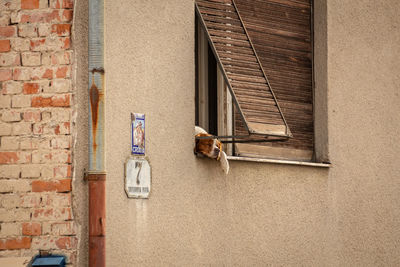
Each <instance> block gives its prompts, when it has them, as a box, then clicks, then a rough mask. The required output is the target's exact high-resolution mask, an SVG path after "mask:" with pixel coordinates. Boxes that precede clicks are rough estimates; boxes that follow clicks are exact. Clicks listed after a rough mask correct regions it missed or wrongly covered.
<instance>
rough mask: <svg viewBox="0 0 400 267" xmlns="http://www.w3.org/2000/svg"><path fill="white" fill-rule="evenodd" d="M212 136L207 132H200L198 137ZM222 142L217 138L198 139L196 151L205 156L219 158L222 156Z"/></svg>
mask: <svg viewBox="0 0 400 267" xmlns="http://www.w3.org/2000/svg"><path fill="white" fill-rule="evenodd" d="M203 136H211V135H210V134H206V133H199V134H197V135H196V137H203ZM221 151H222V143H221V142H220V141H218V140H217V139H211V138H206V139H196V147H195V152H196V153H199V154H201V155H203V156H206V157H209V158H212V159H217V160H219V159H220V157H221Z"/></svg>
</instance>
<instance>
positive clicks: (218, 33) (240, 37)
mask: <svg viewBox="0 0 400 267" xmlns="http://www.w3.org/2000/svg"><path fill="white" fill-rule="evenodd" d="M208 32H209V33H210V35H211V36H218V37H224V38H228V39H233V40H247V36H246V34H244V33H234V32H229V31H221V30H213V29H209V30H208Z"/></svg>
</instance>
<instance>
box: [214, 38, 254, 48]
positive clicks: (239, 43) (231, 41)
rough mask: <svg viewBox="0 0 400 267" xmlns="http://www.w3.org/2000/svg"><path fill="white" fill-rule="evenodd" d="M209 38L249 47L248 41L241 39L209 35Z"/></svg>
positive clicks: (222, 42)
mask: <svg viewBox="0 0 400 267" xmlns="http://www.w3.org/2000/svg"><path fill="white" fill-rule="evenodd" d="M211 40H212V41H213V42H215V43H221V44H231V45H236V46H241V47H251V46H250V43H249V42H248V41H243V40H234V39H227V38H221V37H217V36H211Z"/></svg>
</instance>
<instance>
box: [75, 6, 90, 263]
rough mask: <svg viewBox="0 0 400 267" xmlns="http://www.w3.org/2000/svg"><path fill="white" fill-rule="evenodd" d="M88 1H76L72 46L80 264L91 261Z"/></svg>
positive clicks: (76, 197) (76, 202) (76, 217)
mask: <svg viewBox="0 0 400 267" xmlns="http://www.w3.org/2000/svg"><path fill="white" fill-rule="evenodd" d="M88 16H89V13H88V1H86V0H77V1H75V14H74V23H73V35H72V38H73V39H72V45H73V47H74V53H75V56H74V60H75V62H74V63H75V66H76V70H75V75H74V77H75V87H76V94H75V99H74V101H75V104H76V114H75V115H76V125H75V126H76V127H75V129H76V132H75V133H74V134H75V135H76V139H75V146H74V180H73V184H72V192H73V210H74V218H75V221H76V223H77V224H78V225H79V231H78V239H79V243H78V261H77V266H86V264H87V262H88V231H89V229H88V227H89V226H88V204H89V203H88V184H87V183H86V182H84V180H83V173H84V169H85V168H86V169H88V164H89V163H88V93H87V92H88V75H87V73H88V22H89V19H88V18H89V17H88Z"/></svg>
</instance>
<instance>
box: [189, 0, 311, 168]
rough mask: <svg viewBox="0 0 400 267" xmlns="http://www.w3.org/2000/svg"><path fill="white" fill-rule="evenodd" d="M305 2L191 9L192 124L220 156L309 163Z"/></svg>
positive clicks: (218, 1)
mask: <svg viewBox="0 0 400 267" xmlns="http://www.w3.org/2000/svg"><path fill="white" fill-rule="evenodd" d="M311 11H312V5H311V2H310V1H307V0H305V1H276V0H257V1H253V0H236V1H235V0H197V1H196V20H197V23H196V31H197V33H196V37H197V38H196V39H197V40H196V54H197V55H196V77H197V81H196V85H197V86H196V124H197V125H200V126H202V127H203V128H205V129H206V130H208V131H209V132H210V133H211V134H214V135H216V136H221V139H222V141H225V142H229V144H228V145H227V146H226V149H227V151H226V152H227V153H228V155H235V156H246V157H261V158H275V159H276V158H277V159H289V160H301V161H312V160H313V147H314V145H313V140H314V138H313V135H314V129H313V97H312V96H313V90H312V88H313V81H312V79H313V77H312V76H313V75H312V28H311V26H312V23H311V18H312V16H311Z"/></svg>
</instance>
